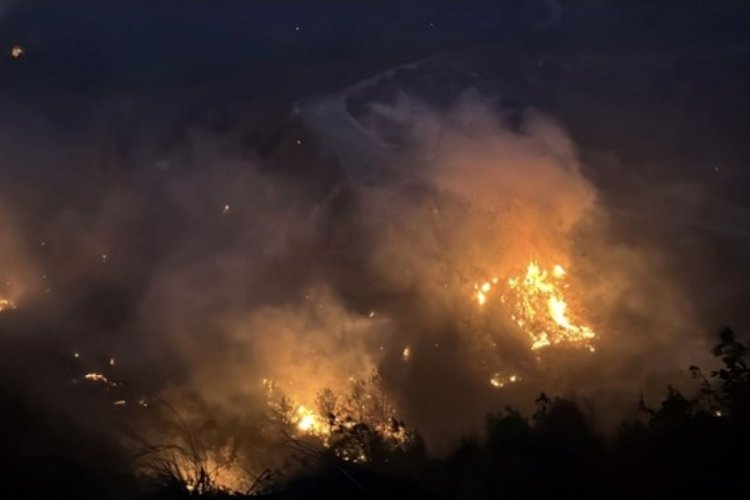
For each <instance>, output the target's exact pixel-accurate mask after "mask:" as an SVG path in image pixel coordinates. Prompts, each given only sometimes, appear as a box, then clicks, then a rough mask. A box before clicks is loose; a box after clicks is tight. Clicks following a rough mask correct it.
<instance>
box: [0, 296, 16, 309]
mask: <svg viewBox="0 0 750 500" xmlns="http://www.w3.org/2000/svg"><path fill="white" fill-rule="evenodd" d="M15 308H16V305H15V304H14V303H13V301H11V300H8V299H3V298H0V312H3V311H5V310H6V309H15Z"/></svg>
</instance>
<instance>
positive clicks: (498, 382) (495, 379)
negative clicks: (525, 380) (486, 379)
mask: <svg viewBox="0 0 750 500" xmlns="http://www.w3.org/2000/svg"><path fill="white" fill-rule="evenodd" d="M520 381H521V377H519V376H518V375H516V374H513V375H510V376H504V375H501V374H499V373H496V374H494V375H493V376H492V378H490V385H492V387H496V388H498V389H500V388H501V387H505V386H506V385H508V384H515V383H516V382H520Z"/></svg>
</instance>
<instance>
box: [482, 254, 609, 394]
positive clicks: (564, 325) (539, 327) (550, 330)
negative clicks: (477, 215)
mask: <svg viewBox="0 0 750 500" xmlns="http://www.w3.org/2000/svg"><path fill="white" fill-rule="evenodd" d="M566 275H567V273H566V271H565V269H564V268H563V267H562V266H561V265H560V264H555V265H554V266H552V268H551V270H550V271H548V270H546V269H544V268H542V267H541V266H540V265H539V264H538V263H537V262H535V261H531V262H529V264H528V266H527V268H526V272H525V274H524V275H522V276H515V277H511V278H508V279H507V281H506V282H505V283H504V285H505V286H504V287H502V288H501V287H500V286H499V284H500V280H499V279H498V278H492V279H491V280H488V281H485V282H483V283H481V284H480V283H477V284H475V285H474V295H475V299H476V301H477V304H479V305H480V306H484V305H485V304H486V303H487V300H488V298H489V296H490V295H491V294H493V293H495V294H497V295H498V296H499V299H500V302H501V303H502V304H505V305H506V306H507V307H508V308H509V309H510V318H511V319H512V320H513V321H514V322H515V323H516V324H517V325H518V327H519V328H520V329H521V330H523V331H524V332H525V333H526V334H527V335H528V336H529V337H530V339H531V349H532V350H537V349H541V348H543V347H547V346H551V345H558V344H563V343H569V344H578V345H582V346H585V347H587V348H588V349H589V350H591V351H593V350H594V347H593V346H592V345H591V341H592V340H593V339H594V338H596V333H595V332H594V331H593V330H592V329H591V328H590V327H588V326H585V325H580V324H576V323H575V322H574V319H573V318H571V313H570V311H569V309H568V303H567V301H566V300H565V298H564V295H565V293H564V292H565V290H566V289H567V288H568V287H569V285H568V283H566V281H565V277H566ZM493 385H495V384H494V383H493Z"/></svg>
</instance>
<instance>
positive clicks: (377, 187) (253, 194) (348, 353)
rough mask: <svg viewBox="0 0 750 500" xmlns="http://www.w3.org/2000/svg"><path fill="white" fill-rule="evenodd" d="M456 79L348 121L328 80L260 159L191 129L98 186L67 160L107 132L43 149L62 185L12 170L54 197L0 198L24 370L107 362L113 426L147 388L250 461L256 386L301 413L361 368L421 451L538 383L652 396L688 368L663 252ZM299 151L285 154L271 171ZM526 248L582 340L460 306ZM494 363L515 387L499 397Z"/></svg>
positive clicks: (544, 121)
mask: <svg viewBox="0 0 750 500" xmlns="http://www.w3.org/2000/svg"><path fill="white" fill-rule="evenodd" d="M468 90H469V91H467V92H462V93H461V96H460V97H459V98H458V99H456V100H454V101H453V102H451V103H449V104H448V105H446V106H442V107H439V106H434V105H432V104H429V103H428V102H426V101H424V100H422V99H420V97H419V96H416V95H410V94H409V93H407V92H406V91H401V92H398V93H397V96H398V97H397V98H396V99H393V100H380V101H377V102H373V103H370V105H369V106H367V107H365V108H364V110H361V111H360V112H359V115H358V116H356V117H354V116H351V115H349V117H348V118H346V117H345V118H346V119H342V115H341V113H343V112H347V111H346V99H347V98H350V97H351V96H350V95H347V93H346V92H343V93H340V94H336V95H333V96H328V97H322V98H319V99H315V100H311V101H307V102H304V103H302V104H301V105H300V106H299V107H298V110H297V114H296V115H295V116H293V117H291V118H290V120H293V121H294V120H300V121H299V122H297V121H294V126H293V127H292V126H290V127H289V130H290V132H289V133H293V134H298V135H295V136H293V137H291V138H289V139H290V140H288V141H284V140H281V141H280V142H279V144H281V145H280V146H279V149H278V150H277V151H276V152H275V153H274V154H272V155H270V156H269V155H266V156H263V155H261V154H260V153H257V152H254V151H253V152H250V153H248V152H247V150H246V149H245V148H244V147H243V145H242V138H241V137H238V135H239V134H234V133H229V134H225V135H221V134H214V133H211V132H208V131H198V132H196V131H193V132H191V133H189V134H186V137H187V138H186V139H185V140H184V141H182V142H180V143H179V144H178V146H176V147H174V148H172V149H171V150H169V151H168V152H167V153H166V154H164V155H163V156H160V157H158V158H155V159H153V161H143V160H142V158H144V157H146V156H147V155H146V154H141V155H135V158H136V159H135V160H134V161H133V162H132V164H131V165H129V166H128V168H122V169H115V170H114V172H113V173H111V174H109V175H104V176H102V177H101V178H96V177H94V178H92V177H89V173H90V171H89V170H88V169H89V167H88V166H87V165H81V162H83V163H85V159H86V158H89V159H90V158H91V157H100V156H99V155H100V153H101V151H102V150H104V151H109V150H110V149H111V147H112V144H111V138H110V137H107V136H106V135H105V137H103V138H102V137H100V138H99V139H97V140H96V141H90V138H91V135H90V134H92V132H91V131H82V132H81V133H80V135H79V136H75V135H74V136H73V137H68V139H67V140H66V141H60V142H59V143H57V144H53V146H54V147H55V148H57V149H58V150H59V153H61V154H59V155H57V158H58V159H59V164H58V165H57V167H56V168H66V169H68V170H67V174H66V175H67V176H68V179H67V180H66V184H65V185H66V186H68V188H66V189H64V190H61V191H60V190H55V189H50V190H49V191H46V189H49V188H40V189H39V190H37V191H35V189H36V188H28V184H27V185H25V186H26V188H25V189H28V190H29V193H28V194H31V192H34V193H35V194H36V196H47V195H49V196H51V195H52V193H53V192H54V193H55V196H54V197H53V198H50V200H52V201H50V203H49V205H50V206H48V207H44V208H42V209H39V212H38V213H32V209H33V208H34V207H35V206H37V205H35V204H34V203H33V202H30V201H27V200H26V201H24V200H23V197H18V196H14V197H13V200H15V202H14V203H15V207H10V206H9V207H6V208H5V210H4V212H3V214H2V217H0V228H2V232H3V235H4V239H3V244H2V247H0V258H2V263H1V265H2V272H3V273H4V276H6V279H7V280H8V282H9V283H10V284H9V285H8V286H9V287H10V288H9V289H7V290H4V292H3V293H7V294H9V295H10V297H11V298H12V299H13V300H14V302H16V303H17V307H18V309H17V310H16V311H8V312H6V313H3V317H2V318H0V321H2V322H3V323H2V327H3V330H4V331H7V332H8V334H5V336H6V341H7V338H10V337H13V338H24V341H26V342H28V341H31V340H30V339H33V340H34V341H36V342H40V343H42V342H44V343H48V342H50V341H51V339H54V342H53V345H54V349H55V352H56V353H57V356H58V357H57V358H55V361H54V362H53V364H52V366H45V367H35V368H34V369H35V370H37V369H38V370H40V372H39V373H45V376H48V377H52V376H60V377H61V378H62V377H63V375H62V374H64V378H65V380H69V379H71V378H72V379H75V380H77V382H76V383H77V384H80V383H81V382H80V381H81V377H82V374H83V373H86V372H89V371H97V372H98V371H107V372H108V373H110V378H112V379H116V380H118V381H122V385H123V386H124V387H125V389H122V390H123V391H124V392H125V393H127V396H128V405H129V406H128V409H127V413H126V412H123V413H122V414H121V415H120V416H118V417H117V418H120V417H122V416H123V415H125V416H126V417H127V418H131V416H132V415H135V413H134V412H136V411H138V412H140V414H139V415H142V414H143V413H144V412H148V411H152V410H150V409H149V408H144V409H142V410H141V409H137V408H132V407H137V403H136V402H137V401H138V400H141V399H143V400H147V401H150V402H151V407H153V406H155V405H156V403H155V401H157V399H156V398H157V397H158V399H160V400H166V401H169V402H170V403H171V405H173V406H174V407H175V409H176V410H177V411H178V412H179V413H180V414H182V415H184V418H185V420H186V421H189V422H191V423H192V422H195V425H196V428H204V427H201V426H205V425H206V424H205V423H206V421H210V422H212V424H211V426H210V429H211V430H209V431H206V432H204V433H203V436H204V439H206V440H209V441H212V444H215V445H216V446H218V447H220V446H225V445H227V443H232V446H236V447H237V448H238V449H240V450H242V452H243V454H244V456H245V457H246V458H247V460H248V461H250V462H252V466H253V467H261V466H264V465H265V464H267V463H268V462H269V461H274V460H276V457H275V456H273V455H275V454H277V453H278V450H277V447H276V443H277V441H275V439H277V435H275V434H274V433H273V432H271V431H269V429H271V428H272V427H273V422H272V421H271V420H270V419H269V418H268V413H269V411H270V410H269V405H268V399H269V395H268V386H269V383H272V384H273V386H274V387H277V388H279V390H280V391H281V392H283V394H285V395H287V396H289V397H290V398H292V399H293V401H294V404H295V405H304V406H305V407H308V408H314V407H315V404H316V398H317V397H318V396H319V394H320V393H321V391H323V390H324V389H331V390H332V391H334V392H335V393H339V394H344V393H346V392H347V391H349V390H350V388H351V384H352V380H361V379H367V378H368V377H371V376H372V375H373V374H377V376H378V377H379V381H380V383H381V384H382V389H383V391H384V392H385V394H386V395H387V397H388V398H389V399H390V400H391V401H392V402H393V405H394V407H395V410H396V413H397V415H398V416H399V418H402V419H404V420H405V421H406V423H407V425H409V426H410V427H413V428H416V429H418V430H419V431H420V432H421V433H422V434H423V435H424V436H425V438H426V442H427V445H428V447H429V448H430V449H431V450H433V451H435V452H441V451H445V450H448V449H450V446H451V445H452V444H454V443H455V442H456V441H457V440H458V439H459V438H460V436H462V435H464V434H466V433H471V432H478V431H480V430H481V428H482V424H483V422H484V416H485V415H486V413H487V412H489V411H497V410H499V409H501V408H503V407H504V406H505V405H506V404H511V405H514V406H518V407H521V408H524V409H528V408H529V405H530V404H531V403H532V402H533V399H534V397H535V396H536V395H537V394H538V393H539V392H540V391H542V390H545V391H549V392H552V393H563V394H567V395H570V396H572V397H579V398H584V399H585V398H589V399H592V401H593V404H594V405H596V404H599V405H600V407H601V408H602V412H603V413H604V414H605V416H604V417H602V418H603V420H604V421H611V419H614V418H616V417H619V415H620V414H621V413H619V410H621V409H622V407H624V406H625V405H627V404H630V403H632V401H633V400H634V395H635V394H636V391H638V390H639V389H642V388H643V387H644V385H648V384H654V386H658V387H659V389H661V387H663V385H660V383H661V382H662V381H663V380H666V378H665V377H671V379H674V378H675V375H674V373H675V372H676V371H677V370H679V369H681V368H684V367H685V366H687V365H688V364H690V363H692V362H696V357H697V356H698V354H697V353H699V352H701V349H702V348H703V346H702V344H700V342H698V341H697V340H696V339H698V338H700V337H699V336H698V335H697V334H696V333H695V331H694V330H693V328H694V327H692V326H691V325H693V324H694V321H693V318H692V317H691V312H690V311H691V308H690V304H689V301H688V300H687V298H686V297H684V296H683V295H682V293H681V292H680V289H679V283H678V282H677V281H676V280H674V279H671V278H670V277H669V276H668V274H667V268H666V267H665V265H664V260H665V259H667V258H668V256H667V255H665V254H662V253H661V252H660V250H659V249H658V248H644V247H633V246H630V245H629V244H628V243H626V242H623V241H620V240H619V239H618V237H617V236H618V235H617V234H616V230H615V228H613V226H612V225H611V220H610V214H609V213H608V211H607V208H606V207H605V206H603V205H602V204H601V203H600V197H599V195H600V193H599V192H598V189H597V187H596V186H595V185H594V184H592V182H591V181H589V180H588V179H587V178H586V177H585V176H584V175H583V173H582V166H581V163H580V160H579V157H578V154H577V151H576V147H575V145H574V144H573V142H572V141H571V139H570V137H569V136H568V135H567V134H566V133H565V131H564V130H563V128H562V127H561V126H560V125H559V124H558V123H556V122H555V120H554V119H553V118H552V117H550V116H548V115H547V114H545V113H543V112H541V111H539V110H535V109H532V108H529V109H525V110H524V111H523V112H521V113H511V112H510V111H509V110H507V109H504V107H503V106H502V104H501V103H498V102H497V101H494V100H489V99H485V98H483V97H480V96H479V95H478V93H476V92H473V91H470V89H468ZM342 110H343V111H342ZM351 127H353V128H351ZM300 130H304V133H302V132H300ZM38 132H39V131H38V130H37V131H34V133H35V134H36V133H38ZM9 133H11V134H12V133H15V134H19V132H12V131H9ZM42 135H43V134H42ZM353 137H356V138H357V139H356V141H350V139H351V138H353ZM300 138H302V139H304V144H303V140H302V139H300ZM97 141H98V142H97ZM92 142H93V143H94V146H91V143H92ZM82 143H88V144H89V147H91V148H93V149H95V150H96V151H95V152H94V153H90V152H89V153H86V154H81V153H80V151H81V150H83V149H85V148H83V147H82V146H81V144H82ZM308 143H310V144H308ZM353 145H360V146H359V147H356V148H354V149H353ZM136 147H137V146H136ZM299 147H302V148H309V149H303V151H305V155H304V158H305V160H304V161H303V162H302V164H301V165H302V166H301V167H300V166H299V165H297V166H295V167H291V166H289V165H285V164H284V158H285V157H286V156H285V155H287V154H288V150H289V149H294V148H299ZM78 148H81V149H80V150H79V149H78ZM32 157H33V155H32ZM39 161H40V162H41V163H44V164H45V165H46V166H45V168H50V167H49V165H47V164H46V162H47V161H49V159H42V160H39ZM363 165H366V166H367V168H363ZM17 172H18V171H16V173H15V174H9V175H6V178H8V179H9V182H13V178H12V175H18V179H22V176H21V175H20V174H18V173H17ZM19 182H20V181H19ZM19 185H21V184H19ZM73 186H75V187H76V189H74V188H73ZM321 186H323V188H321ZM84 187H85V188H86V191H87V192H86V193H85V194H83V195H81V194H79V193H80V190H79V189H83V188H84ZM8 191H9V190H8ZM40 214H41V215H42V216H40ZM24 226H25V227H26V230H24V229H23V227H24ZM32 245H33V247H34V248H35V250H33V251H32V250H29V248H30V247H31V246H32ZM530 261H538V262H540V263H542V264H543V265H545V266H551V265H553V264H560V265H562V266H564V267H565V269H566V270H567V271H568V273H569V275H570V289H569V293H570V295H569V296H570V307H571V308H575V309H576V311H578V313H577V314H578V316H579V317H580V318H581V319H582V321H583V322H585V323H586V324H588V325H590V326H591V327H592V328H593V329H594V330H595V331H596V332H597V333H598V338H597V339H596V341H595V346H596V352H589V351H588V350H586V349H581V348H576V347H571V346H566V345H562V346H559V347H557V346H553V347H550V348H547V349H542V350H537V351H532V350H531V349H530V341H529V338H528V336H527V335H525V334H524V333H523V331H522V329H520V328H519V327H518V326H517V325H516V324H515V323H514V322H513V321H512V320H511V318H510V317H509V315H508V311H507V309H506V308H503V307H500V306H498V305H497V304H495V303H493V304H488V307H485V308H480V307H479V306H478V304H477V303H476V301H475V299H474V296H475V292H474V287H475V284H476V283H482V282H483V281H485V280H487V279H490V278H492V277H495V276H498V277H501V279H503V280H505V279H507V278H508V277H510V276H517V275H518V274H519V273H522V272H523V271H524V270H525V269H526V266H527V265H528V263H529V262H530ZM42 275H43V276H42ZM490 306H491V307H490ZM40 318H41V319H40ZM407 347H408V349H409V353H410V356H409V357H408V359H405V357H404V354H403V353H404V349H406V348H407ZM73 353H78V355H79V356H77V357H76V358H75V360H72V359H71V357H72V356H73ZM110 358H113V359H115V360H116V363H115V365H114V367H109V366H107V361H106V360H108V359H110ZM698 361H699V360H698ZM60 367H64V368H60ZM497 374H500V376H503V377H510V376H512V375H516V376H517V377H518V378H519V379H520V381H519V382H517V383H513V384H508V385H507V386H505V387H501V388H497V387H494V386H493V385H492V384H491V383H490V380H491V378H492V377H493V376H495V375H497ZM14 376H16V377H17V376H18V375H14ZM20 378H23V377H20ZM84 383H85V382H84ZM48 397H49V405H50V406H52V407H62V408H67V405H68V404H69V403H68V402H66V401H63V400H58V398H57V397H56V396H54V395H52V394H50V395H49V396H48ZM120 397H121V396H120V395H119V393H118V396H117V398H118V399H119V398H120ZM123 397H124V396H123ZM611 407H616V410H617V411H615V410H613V409H612V408H611ZM66 411H67V410H66ZM73 413H75V412H73ZM146 420H147V419H146V418H142V416H138V417H136V416H132V420H129V422H130V425H134V426H137V425H139V424H138V423H139V422H141V421H146ZM610 423H611V422H610ZM144 425H145V424H144ZM191 425H192V424H191ZM139 431H140V432H142V433H144V435H148V436H150V437H153V438H154V439H157V438H160V437H161V436H160V434H159V433H160V432H163V430H161V431H160V430H159V428H152V427H144V428H142V429H139ZM269 457H271V458H269Z"/></svg>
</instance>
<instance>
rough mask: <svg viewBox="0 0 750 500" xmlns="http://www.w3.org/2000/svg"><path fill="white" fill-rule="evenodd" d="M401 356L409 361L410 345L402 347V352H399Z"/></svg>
mask: <svg viewBox="0 0 750 500" xmlns="http://www.w3.org/2000/svg"><path fill="white" fill-rule="evenodd" d="M401 357H402V358H403V360H404V361H409V359H411V347H409V346H406V347H404V350H403V352H402V353H401Z"/></svg>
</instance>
